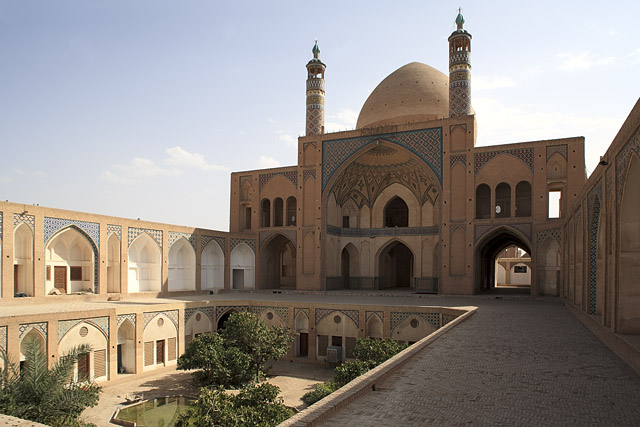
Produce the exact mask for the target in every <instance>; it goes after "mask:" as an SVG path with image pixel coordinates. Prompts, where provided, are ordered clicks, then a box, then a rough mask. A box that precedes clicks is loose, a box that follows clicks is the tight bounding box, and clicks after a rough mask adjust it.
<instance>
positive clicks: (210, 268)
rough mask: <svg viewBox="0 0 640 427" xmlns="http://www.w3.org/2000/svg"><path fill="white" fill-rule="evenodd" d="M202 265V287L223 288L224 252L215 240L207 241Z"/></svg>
mask: <svg viewBox="0 0 640 427" xmlns="http://www.w3.org/2000/svg"><path fill="white" fill-rule="evenodd" d="M201 265H202V266H201V275H200V280H201V288H202V289H203V290H206V289H223V288H224V253H223V252H222V248H220V245H218V243H217V242H216V241H215V240H211V241H210V242H209V243H207V246H205V247H204V249H203V250H202V259H201Z"/></svg>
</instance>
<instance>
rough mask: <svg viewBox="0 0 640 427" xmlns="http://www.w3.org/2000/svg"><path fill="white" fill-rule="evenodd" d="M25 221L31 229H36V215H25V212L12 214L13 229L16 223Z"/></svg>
mask: <svg viewBox="0 0 640 427" xmlns="http://www.w3.org/2000/svg"><path fill="white" fill-rule="evenodd" d="M22 223H25V224H27V225H28V226H29V227H31V231H35V230H36V217H35V215H27V214H24V215H23V214H13V228H14V229H15V228H16V227H17V226H18V225H20V224H22Z"/></svg>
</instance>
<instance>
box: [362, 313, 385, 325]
mask: <svg viewBox="0 0 640 427" xmlns="http://www.w3.org/2000/svg"><path fill="white" fill-rule="evenodd" d="M373 316H378V319H380V321H381V322H382V323H384V311H366V312H365V319H366V323H369V319H370V318H371V317H373Z"/></svg>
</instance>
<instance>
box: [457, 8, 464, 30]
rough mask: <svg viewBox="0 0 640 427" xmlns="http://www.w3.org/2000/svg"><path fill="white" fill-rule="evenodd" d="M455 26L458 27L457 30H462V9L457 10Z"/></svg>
mask: <svg viewBox="0 0 640 427" xmlns="http://www.w3.org/2000/svg"><path fill="white" fill-rule="evenodd" d="M456 25H457V26H458V30H462V26H463V25H464V18H463V17H462V8H460V7H459V8H458V16H457V17H456Z"/></svg>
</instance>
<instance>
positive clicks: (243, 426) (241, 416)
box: [176, 383, 292, 427]
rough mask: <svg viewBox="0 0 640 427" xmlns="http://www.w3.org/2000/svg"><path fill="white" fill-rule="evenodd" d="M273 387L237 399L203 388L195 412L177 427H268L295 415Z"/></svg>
mask: <svg viewBox="0 0 640 427" xmlns="http://www.w3.org/2000/svg"><path fill="white" fill-rule="evenodd" d="M278 393H280V389H279V388H278V387H276V386H274V385H272V384H268V383H263V384H260V385H250V386H246V387H244V388H243V389H241V390H240V392H239V393H238V394H236V395H233V394H229V393H227V392H225V390H224V388H223V387H218V388H202V389H200V394H199V395H198V400H197V401H196V403H195V407H194V408H190V409H189V410H188V411H186V412H185V413H183V414H181V415H180V418H179V419H178V422H177V424H176V427H211V426H220V427H269V426H275V425H278V424H280V423H281V422H283V421H284V420H286V419H287V418H289V417H290V416H291V415H292V413H291V410H289V409H288V408H287V407H286V406H284V403H283V401H282V398H281V397H278Z"/></svg>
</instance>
